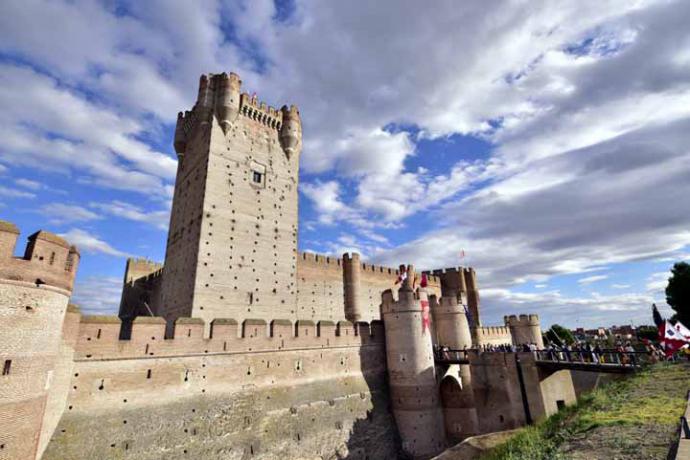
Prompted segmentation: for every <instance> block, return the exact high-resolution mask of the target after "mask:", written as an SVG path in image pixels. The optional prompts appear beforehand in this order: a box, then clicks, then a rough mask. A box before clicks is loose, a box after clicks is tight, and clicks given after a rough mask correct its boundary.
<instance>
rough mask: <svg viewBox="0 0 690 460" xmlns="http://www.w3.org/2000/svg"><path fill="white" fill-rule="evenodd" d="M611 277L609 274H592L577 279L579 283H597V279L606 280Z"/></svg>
mask: <svg viewBox="0 0 690 460" xmlns="http://www.w3.org/2000/svg"><path fill="white" fill-rule="evenodd" d="M608 277H609V275H592V276H586V277H584V278H580V279H579V280H577V282H578V284H592V283H596V282H597V281H602V280H605V279H607V278H608Z"/></svg>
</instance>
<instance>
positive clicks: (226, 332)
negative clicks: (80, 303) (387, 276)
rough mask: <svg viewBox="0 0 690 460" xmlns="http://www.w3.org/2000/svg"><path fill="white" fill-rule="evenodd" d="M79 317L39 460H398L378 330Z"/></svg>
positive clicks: (368, 327)
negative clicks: (55, 416) (126, 322)
mask: <svg viewBox="0 0 690 460" xmlns="http://www.w3.org/2000/svg"><path fill="white" fill-rule="evenodd" d="M119 327H120V324H119V321H118V320H117V319H114V318H111V317H88V316H87V317H83V318H82V321H81V323H80V327H79V333H78V339H77V343H76V350H75V357H74V368H73V374H72V379H71V383H70V391H69V396H68V401H67V410H66V411H65V415H64V416H63V418H62V420H61V421H60V424H59V425H58V427H57V430H56V431H55V434H54V436H53V439H52V440H51V443H50V444H49V446H48V449H47V451H46V454H45V456H44V458H45V459H65V458H120V457H121V456H123V455H128V456H131V457H132V458H137V459H158V458H162V457H163V456H165V458H205V459H214V458H218V459H221V458H222V459H226V458H238V459H239V458H250V457H252V456H256V457H257V458H265V459H273V458H275V459H279V458H280V459H284V458H314V457H319V456H320V457H323V458H335V456H336V455H340V457H339V458H345V457H346V456H348V455H351V456H354V457H356V458H365V457H368V458H377V459H378V458H381V459H387V458H388V459H395V458H398V446H399V441H398V439H397V434H396V429H395V424H394V422H393V420H392V416H391V414H390V413H389V411H388V409H387V407H388V399H387V394H388V391H387V387H386V380H385V375H384V374H385V370H386V361H385V351H384V350H385V348H384V334H383V325H382V324H381V323H380V322H373V323H371V325H370V324H368V323H357V324H352V323H349V322H339V323H335V322H333V321H319V322H314V321H298V322H292V321H290V320H273V321H265V320H262V319H259V320H254V319H246V320H244V321H243V322H242V323H239V324H238V322H237V321H234V320H228V319H219V320H215V321H213V323H212V326H211V328H210V329H211V331H212V336H211V338H209V339H204V338H203V330H204V324H203V322H202V321H200V320H198V319H183V320H178V321H177V322H176V324H175V331H174V338H172V339H164V332H165V321H164V320H162V319H161V318H138V319H137V320H136V321H134V323H133V324H132V331H131V339H130V340H118V336H119Z"/></svg>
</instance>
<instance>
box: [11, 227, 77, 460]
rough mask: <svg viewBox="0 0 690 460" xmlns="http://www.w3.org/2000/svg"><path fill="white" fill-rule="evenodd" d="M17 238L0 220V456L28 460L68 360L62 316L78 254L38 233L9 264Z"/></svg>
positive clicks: (42, 441) (45, 429) (55, 405)
mask: <svg viewBox="0 0 690 460" xmlns="http://www.w3.org/2000/svg"><path fill="white" fill-rule="evenodd" d="M18 236H19V229H18V228H17V227H16V226H15V225H14V224H12V223H10V222H5V221H0V337H2V341H0V366H1V367H2V376H0V379H2V380H0V414H1V415H0V419H1V424H2V426H3V429H2V430H0V431H1V433H0V438H1V439H0V443H1V444H3V446H4V448H3V450H2V451H0V452H1V453H0V456H2V458H12V459H18V460H33V459H34V458H36V457H37V456H40V453H41V452H42V449H43V448H44V447H45V445H46V443H47V438H49V437H50V433H51V428H52V427H54V425H55V424H56V423H57V418H59V414H61V413H62V409H63V408H62V407H61V406H60V404H59V398H57V400H56V399H55V398H54V397H52V398H51V396H54V395H56V394H58V393H60V389H61V385H60V383H61V378H62V377H64V376H63V372H62V369H64V366H63V363H64V361H69V360H71V356H69V357H68V356H66V354H67V350H68V348H69V347H68V346H67V345H66V344H65V342H66V341H69V339H70V329H69V327H68V325H67V323H66V322H65V317H66V315H67V312H68V302H69V296H70V294H71V292H72V286H73V284H74V277H75V275H76V272H77V266H78V265H79V251H78V250H77V249H76V247H74V246H70V244H69V243H68V242H67V241H65V240H64V239H63V238H61V237H59V236H57V235H54V234H52V233H49V232H45V231H39V232H36V233H34V234H32V235H31V236H29V238H28V243H27V245H26V249H25V251H24V256H23V257H15V256H14V250H15V246H16V243H17V238H18ZM70 324H71V323H70ZM63 325H64V326H65V327H63ZM63 358H64V360H63ZM56 387H57V388H56ZM56 392H57V393H56ZM63 402H64V401H63ZM46 437H47V438H46Z"/></svg>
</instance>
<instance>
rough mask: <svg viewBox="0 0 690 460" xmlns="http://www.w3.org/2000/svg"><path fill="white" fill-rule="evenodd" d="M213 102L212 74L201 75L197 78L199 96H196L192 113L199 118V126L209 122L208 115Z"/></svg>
mask: <svg viewBox="0 0 690 460" xmlns="http://www.w3.org/2000/svg"><path fill="white" fill-rule="evenodd" d="M209 77H210V78H209ZM214 101H215V92H214V87H213V74H211V75H202V76H201V77H200V78H199V95H198V96H197V99H196V105H195V106H194V112H196V114H197V116H198V117H199V120H200V123H201V124H205V123H209V122H210V121H211V118H210V115H211V113H212V112H213V104H214Z"/></svg>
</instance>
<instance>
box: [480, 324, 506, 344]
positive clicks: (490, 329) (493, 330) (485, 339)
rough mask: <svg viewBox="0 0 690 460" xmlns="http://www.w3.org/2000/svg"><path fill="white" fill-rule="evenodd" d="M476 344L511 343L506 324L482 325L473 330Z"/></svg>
mask: <svg viewBox="0 0 690 460" xmlns="http://www.w3.org/2000/svg"><path fill="white" fill-rule="evenodd" d="M473 332H474V336H475V337H476V339H477V344H478V345H510V344H512V343H513V339H512V336H511V335H510V328H509V327H507V326H484V327H479V328H475V329H474V330H473Z"/></svg>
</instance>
